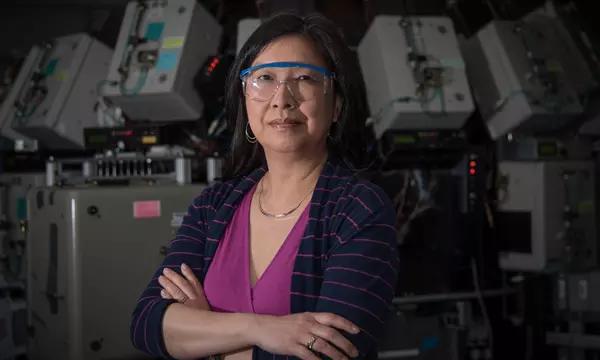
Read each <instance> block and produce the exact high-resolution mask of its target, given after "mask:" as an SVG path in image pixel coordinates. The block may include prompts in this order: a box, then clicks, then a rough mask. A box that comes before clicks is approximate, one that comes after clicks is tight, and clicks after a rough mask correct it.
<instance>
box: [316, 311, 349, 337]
mask: <svg viewBox="0 0 600 360" xmlns="http://www.w3.org/2000/svg"><path fill="white" fill-rule="evenodd" d="M313 316H314V318H315V320H317V321H318V322H319V323H320V324H323V325H327V326H331V327H335V328H337V329H340V330H344V331H346V332H348V333H350V334H358V333H359V331H360V329H359V328H358V326H356V325H355V324H353V323H352V322H351V321H349V320H346V319H344V318H343V317H341V316H339V315H336V314H332V313H314V314H313Z"/></svg>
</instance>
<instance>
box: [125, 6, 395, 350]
mask: <svg viewBox="0 0 600 360" xmlns="http://www.w3.org/2000/svg"><path fill="white" fill-rule="evenodd" d="M359 74H360V73H359V70H358V68H357V66H356V64H355V62H354V61H352V60H351V57H350V52H349V50H348V48H347V47H346V46H345V45H344V43H343V40H342V38H341V36H340V34H339V33H338V32H337V30H336V28H335V27H334V25H333V24H332V23H330V22H329V21H328V20H326V19H324V18H323V17H320V16H310V17H305V18H301V17H298V16H295V15H289V14H284V15H278V16H275V17H273V18H271V19H270V20H268V21H266V22H265V23H263V24H262V25H261V26H260V27H259V28H258V29H257V30H256V31H255V32H254V34H253V35H252V36H251V37H250V39H249V40H248V42H247V43H246V44H245V46H244V48H243V49H242V50H241V52H240V55H239V56H238V58H237V60H236V62H235V64H234V65H233V68H232V72H231V74H230V76H229V79H228V81H229V84H228V89H227V113H228V114H229V116H230V118H231V119H232V120H233V121H234V122H235V135H234V139H233V146H232V151H231V159H230V161H231V162H230V168H231V169H232V171H231V174H230V176H229V178H230V180H228V181H225V182H223V183H217V184H216V185H214V186H212V187H210V188H208V189H206V190H205V191H203V192H202V194H201V195H200V196H199V197H198V198H196V199H195V200H194V202H193V204H192V205H191V206H190V208H189V210H188V214H187V216H186V217H185V218H184V222H183V224H182V226H181V228H180V229H179V231H178V233H177V236H176V238H175V239H174V240H173V241H172V243H171V246H170V249H169V253H168V254H167V257H166V258H165V260H164V262H163V264H162V265H161V266H160V268H159V269H158V271H157V273H156V275H155V277H154V278H153V279H152V280H151V282H150V284H149V285H148V287H147V288H146V290H145V291H144V293H143V294H142V296H141V298H140V300H139V302H138V304H137V306H136V308H135V311H134V314H133V319H132V323H131V336H132V341H133V343H134V345H135V346H136V347H138V348H139V349H141V350H143V351H145V352H148V353H150V354H153V355H156V356H163V357H167V358H173V357H174V358H200V357H206V356H211V355H217V354H224V355H225V356H226V357H227V358H228V359H250V358H254V359H267V358H268V359H275V357H280V356H285V357H286V358H287V357H288V356H296V357H299V358H302V359H307V360H309V359H310V360H316V359H319V358H320V357H322V356H327V357H330V358H334V359H347V358H351V357H352V358H355V357H360V358H374V357H376V348H375V344H376V339H377V337H378V335H379V330H380V329H381V328H382V324H383V321H384V319H385V318H386V316H387V313H388V310H389V307H390V303H391V299H392V296H393V293H394V287H393V284H395V282H396V268H397V253H396V250H395V230H394V227H393V224H394V219H395V215H394V211H393V208H392V205H391V203H390V201H389V199H388V198H387V197H386V195H385V194H384V193H383V192H382V191H381V190H380V189H379V188H377V187H376V186H374V185H372V184H370V183H368V182H365V181H361V180H358V179H357V178H355V177H354V176H353V173H352V172H351V171H349V170H348V169H347V168H346V167H345V166H344V165H343V164H344V163H345V161H343V160H348V159H352V158H356V157H357V156H358V155H361V152H362V151H363V150H364V146H362V145H363V144H364V141H363V140H362V139H363V134H364V119H365V115H366V114H365V106H364V87H363V84H362V79H361V77H360V75H359ZM362 154H364V152H363V153H362Z"/></svg>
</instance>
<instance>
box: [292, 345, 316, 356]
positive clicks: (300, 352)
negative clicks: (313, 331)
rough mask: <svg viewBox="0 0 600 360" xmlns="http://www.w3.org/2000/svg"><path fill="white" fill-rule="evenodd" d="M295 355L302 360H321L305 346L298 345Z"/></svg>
mask: <svg viewBox="0 0 600 360" xmlns="http://www.w3.org/2000/svg"><path fill="white" fill-rule="evenodd" d="M294 355H296V356H297V357H299V358H300V359H302V360H321V359H319V357H318V356H317V355H315V354H314V353H313V352H312V351H310V350H308V348H307V347H306V346H304V345H298V346H297V347H295V348H294Z"/></svg>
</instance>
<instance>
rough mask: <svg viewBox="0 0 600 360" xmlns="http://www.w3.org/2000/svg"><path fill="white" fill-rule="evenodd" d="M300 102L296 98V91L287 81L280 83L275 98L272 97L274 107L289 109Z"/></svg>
mask: <svg viewBox="0 0 600 360" xmlns="http://www.w3.org/2000/svg"><path fill="white" fill-rule="evenodd" d="M297 104H298V102H297V101H296V99H295V98H294V93H293V92H292V89H290V86H289V85H288V83H287V82H281V83H279V86H278V87H277V90H275V94H273V98H272V99H271V106H272V107H274V108H282V109H289V108H293V107H296V106H297Z"/></svg>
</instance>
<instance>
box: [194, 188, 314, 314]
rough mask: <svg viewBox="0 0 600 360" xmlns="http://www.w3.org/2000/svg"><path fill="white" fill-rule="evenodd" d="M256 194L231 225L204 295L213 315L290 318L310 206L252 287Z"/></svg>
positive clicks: (249, 197)
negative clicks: (252, 223) (295, 272)
mask: <svg viewBox="0 0 600 360" xmlns="http://www.w3.org/2000/svg"><path fill="white" fill-rule="evenodd" d="M255 190H256V186H255V187H254V188H253V189H252V190H251V191H249V192H248V193H247V194H246V196H244V199H243V200H242V202H241V204H240V206H239V208H238V209H237V210H236V211H235V214H234V215H233V219H232V220H231V222H230V223H229V224H228V226H227V228H226V230H225V234H224V237H223V239H222V241H221V242H220V243H219V247H218V249H217V252H216V254H215V257H214V259H213V261H212V262H211V264H210V266H209V268H208V272H207V274H206V278H205V279H204V292H205V294H206V299H207V300H208V303H209V304H210V306H211V308H212V310H213V311H219V312H240V313H256V314H269V315H286V314H289V313H290V287H291V283H292V272H293V268H294V263H295V260H296V254H297V253H298V247H299V246H300V240H301V239H302V235H303V234H304V230H305V227H306V224H307V223H308V209H309V206H307V207H306V208H305V209H304V211H303V212H302V214H301V215H300V217H299V218H298V220H297V221H296V224H295V225H294V226H293V227H292V229H291V231H290V233H289V234H288V236H287V238H286V239H285V241H284V242H283V244H282V245H281V247H280V248H279V251H278V252H277V254H276V255H275V257H274V258H273V260H272V261H271V263H270V264H269V266H268V267H267V269H266V270H265V271H264V273H263V274H262V275H261V277H260V278H259V279H258V280H257V281H256V284H255V285H254V287H252V285H251V283H250V246H249V245H250V241H249V240H250V239H249V235H250V204H251V203H252V195H253V194H254V191H255ZM256 241H258V242H260V239H256Z"/></svg>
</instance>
